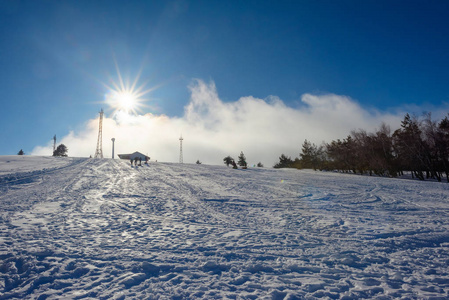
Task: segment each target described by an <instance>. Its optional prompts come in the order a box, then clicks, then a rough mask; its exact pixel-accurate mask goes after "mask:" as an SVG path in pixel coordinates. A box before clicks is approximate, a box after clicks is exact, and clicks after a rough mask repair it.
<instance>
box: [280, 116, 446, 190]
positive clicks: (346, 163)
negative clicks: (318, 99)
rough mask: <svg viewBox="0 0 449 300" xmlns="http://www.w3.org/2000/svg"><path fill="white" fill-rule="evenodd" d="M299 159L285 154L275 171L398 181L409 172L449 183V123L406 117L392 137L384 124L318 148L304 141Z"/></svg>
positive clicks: (421, 177) (423, 177)
mask: <svg viewBox="0 0 449 300" xmlns="http://www.w3.org/2000/svg"><path fill="white" fill-rule="evenodd" d="M299 156H300V157H299V158H295V159H294V160H292V159H291V158H290V157H287V156H285V155H284V154H282V155H281V156H280V157H279V163H277V164H276V165H275V166H274V167H275V168H298V169H303V168H304V169H314V170H337V171H341V172H348V173H349V172H351V173H354V174H356V173H359V174H369V175H373V174H375V175H378V176H389V177H397V176H400V175H403V174H404V171H410V172H411V174H412V177H414V178H418V179H420V180H425V179H429V178H432V179H436V180H438V181H441V179H442V177H444V176H445V177H446V180H447V181H448V182H449V119H448V117H447V116H446V117H445V118H444V119H443V120H441V121H440V122H436V121H433V120H432V118H431V114H430V113H427V114H425V115H424V116H423V117H422V118H418V117H416V116H410V115H409V114H406V115H405V117H404V120H403V121H402V122H401V128H399V129H397V130H396V131H394V132H393V133H391V130H390V127H389V125H386V124H385V123H383V124H382V125H381V126H380V128H379V129H377V130H376V131H375V132H373V133H369V132H366V131H365V130H361V129H359V130H356V131H352V132H351V133H350V135H348V137H347V138H345V139H343V140H340V139H337V140H336V141H332V142H330V143H323V144H322V145H321V146H317V145H315V144H313V143H310V142H309V141H307V140H305V141H304V144H303V145H302V149H301V153H300V155H299Z"/></svg>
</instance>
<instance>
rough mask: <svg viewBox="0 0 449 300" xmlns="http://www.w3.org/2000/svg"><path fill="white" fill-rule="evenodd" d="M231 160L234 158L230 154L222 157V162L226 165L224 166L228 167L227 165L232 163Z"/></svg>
mask: <svg viewBox="0 0 449 300" xmlns="http://www.w3.org/2000/svg"><path fill="white" fill-rule="evenodd" d="M233 160H234V159H233V158H232V157H231V156H230V155H228V156H226V157H225V158H223V162H224V164H225V165H226V167H229V165H230V164H231V163H232V161H233Z"/></svg>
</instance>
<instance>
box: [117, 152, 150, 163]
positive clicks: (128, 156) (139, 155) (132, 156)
mask: <svg viewBox="0 0 449 300" xmlns="http://www.w3.org/2000/svg"><path fill="white" fill-rule="evenodd" d="M118 157H119V158H120V159H126V160H131V159H132V160H134V159H135V158H136V157H137V159H139V158H140V159H142V161H147V158H148V160H150V157H149V156H146V155H145V154H142V153H140V152H137V151H136V152H134V153H131V154H118Z"/></svg>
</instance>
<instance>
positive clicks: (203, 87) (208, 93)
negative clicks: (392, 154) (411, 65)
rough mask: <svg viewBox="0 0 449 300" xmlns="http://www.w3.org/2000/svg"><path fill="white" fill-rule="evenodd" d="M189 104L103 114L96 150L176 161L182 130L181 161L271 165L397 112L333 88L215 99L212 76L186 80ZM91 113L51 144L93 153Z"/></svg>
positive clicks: (389, 119) (390, 119)
mask: <svg viewBox="0 0 449 300" xmlns="http://www.w3.org/2000/svg"><path fill="white" fill-rule="evenodd" d="M189 88H190V91H191V99H190V102H189V103H188V104H187V106H186V107H185V113H184V116H183V117H180V118H179V117H169V116H166V115H154V114H145V115H138V116H130V115H127V114H124V113H119V114H116V115H114V116H106V115H105V117H104V119H103V155H104V156H105V157H111V155H112V142H111V138H113V137H114V138H115V153H116V154H121V153H131V152H134V151H140V152H142V153H144V154H147V155H149V156H150V157H151V160H158V161H167V162H176V161H178V159H179V137H180V135H181V134H182V136H183V138H184V141H183V154H184V162H185V163H194V162H196V160H198V159H199V160H200V161H201V162H203V163H207V164H222V162H223V157H225V156H227V155H231V156H232V157H234V158H237V156H238V154H239V153H240V151H243V152H244V153H245V155H246V157H247V160H248V163H249V164H250V165H253V164H257V163H258V162H262V163H263V164H264V165H265V166H272V165H273V164H274V163H275V162H276V161H277V160H278V157H279V156H280V155H281V154H282V153H284V154H286V155H289V156H292V157H296V156H298V155H299V152H300V149H301V145H302V143H303V141H304V139H308V140H310V141H312V142H314V143H317V144H320V143H321V142H323V141H326V142H330V141H331V140H333V139H337V138H344V137H346V136H347V135H348V134H349V133H350V131H351V130H353V129H359V128H363V129H366V130H373V129H374V128H375V127H378V126H379V125H380V123H381V122H385V123H387V124H390V125H391V126H392V127H395V126H397V125H398V124H399V122H400V120H401V119H402V118H403V113H402V112H400V113H398V114H397V115H394V114H386V113H380V112H378V111H369V110H367V109H364V108H363V107H361V106H360V105H359V104H358V103H357V102H355V101H354V100H352V99H350V98H348V97H345V96H338V95H334V94H327V95H311V94H304V95H303V96H302V97H301V101H302V105H301V106H300V107H298V108H292V107H288V106H286V105H285V104H284V103H283V102H282V100H281V99H279V98H278V97H274V96H270V97H268V98H267V99H258V98H254V97H251V96H249V97H242V98H240V99H239V100H238V101H235V102H223V101H221V100H220V98H219V97H218V93H217V90H216V87H215V84H214V83H213V82H211V83H209V84H207V83H205V82H203V81H201V80H196V81H194V82H193V83H192V84H191V86H190V87H189ZM97 135H98V119H94V120H89V121H88V122H87V123H86V126H85V129H84V130H82V131H80V132H70V133H69V134H68V135H67V136H65V137H64V138H62V139H61V140H60V141H58V144H59V143H63V144H65V145H66V146H67V147H68V149H69V156H87V157H88V156H89V155H93V154H94V152H95V148H96V144H97ZM51 153H52V145H51V143H49V144H48V145H47V146H45V147H41V146H38V147H36V148H35V149H34V150H33V151H32V155H49V154H51Z"/></svg>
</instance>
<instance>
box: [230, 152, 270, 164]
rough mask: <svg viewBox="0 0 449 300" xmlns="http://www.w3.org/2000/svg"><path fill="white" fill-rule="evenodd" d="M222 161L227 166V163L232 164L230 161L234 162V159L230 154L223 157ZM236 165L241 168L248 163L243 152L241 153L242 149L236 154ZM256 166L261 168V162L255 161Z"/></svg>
mask: <svg viewBox="0 0 449 300" xmlns="http://www.w3.org/2000/svg"><path fill="white" fill-rule="evenodd" d="M223 162H224V164H225V165H226V166H227V167H229V165H232V162H235V160H234V159H233V158H232V157H231V156H230V155H228V156H226V157H225V158H223ZM237 165H239V166H241V167H242V168H247V167H248V163H247V162H246V156H245V154H243V151H241V152H240V154H239V156H238V161H237ZM257 167H259V168H263V164H262V163H261V162H259V163H257Z"/></svg>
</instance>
